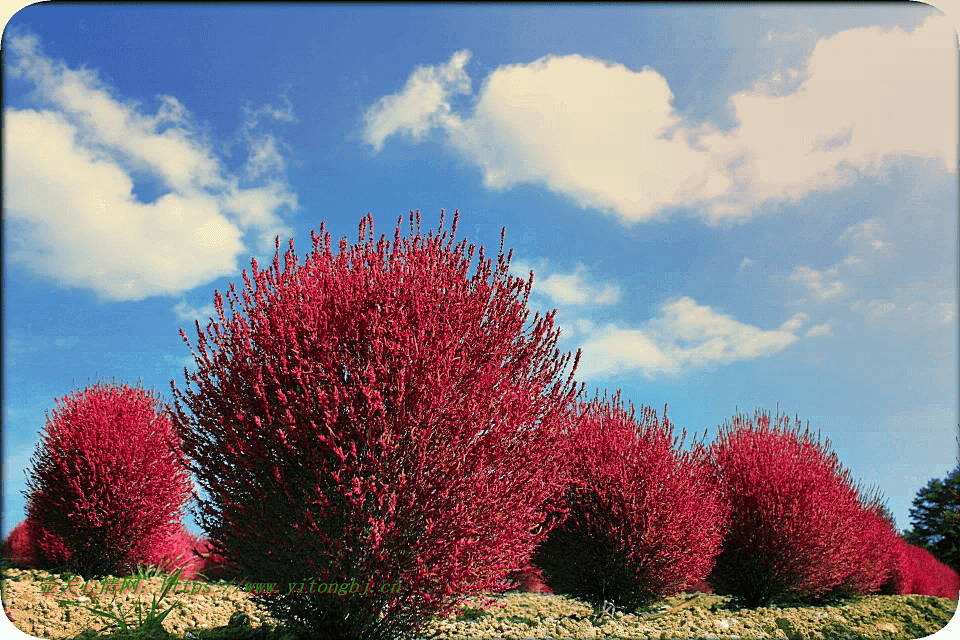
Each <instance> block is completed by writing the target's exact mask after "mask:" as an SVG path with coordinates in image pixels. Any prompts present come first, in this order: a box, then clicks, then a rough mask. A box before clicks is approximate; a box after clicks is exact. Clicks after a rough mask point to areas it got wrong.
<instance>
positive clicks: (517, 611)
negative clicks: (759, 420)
mask: <svg viewBox="0 0 960 640" xmlns="http://www.w3.org/2000/svg"><path fill="white" fill-rule="evenodd" d="M6 577H7V579H6V580H4V594H3V604H4V609H5V610H6V612H7V614H8V617H12V619H13V624H14V625H15V626H16V627H18V628H19V629H21V630H22V631H24V632H26V633H28V634H30V635H34V636H37V637H42V638H73V637H74V636H76V634H78V633H79V632H80V631H82V630H84V629H87V628H93V629H102V628H104V627H105V626H107V624H108V623H107V621H106V619H105V618H101V617H99V616H95V615H94V614H92V613H90V612H88V611H86V610H85V609H81V608H79V607H76V606H70V607H67V608H64V607H62V606H61V605H60V604H58V603H57V600H58V599H62V598H64V596H66V595H67V594H61V593H59V589H58V588H54V592H53V593H49V594H44V593H43V591H42V589H41V583H42V581H43V580H45V579H49V578H54V576H52V575H51V574H49V573H47V572H45V571H25V570H18V569H10V570H8V571H7V574H6ZM60 584H61V586H62V585H63V584H64V582H63V581H61V582H60ZM92 584H93V583H91V585H92ZM88 589H90V588H89V587H88ZM162 589H163V579H162V578H152V579H150V580H146V581H142V582H141V588H140V594H141V595H140V596H139V599H140V601H141V602H145V603H146V605H147V607H148V608H149V605H150V602H151V600H152V596H154V595H157V596H159V594H160V592H161V591H162ZM211 589H212V591H211V593H210V594H202V593H199V594H196V595H189V594H179V595H177V596H176V597H175V598H174V600H173V601H179V602H180V603H181V605H182V606H181V607H178V608H176V609H174V610H173V612H171V613H170V615H169V616H168V617H167V618H166V620H165V621H164V627H165V628H166V629H167V630H168V631H170V632H173V633H178V634H182V633H184V632H185V631H187V630H189V629H196V628H214V627H221V626H226V625H227V623H228V621H229V620H230V618H231V616H232V615H233V614H235V613H237V612H243V613H245V614H247V616H249V620H250V621H251V623H252V624H253V626H255V627H256V626H260V625H262V624H268V625H271V626H272V625H273V624H276V621H275V620H272V619H271V618H270V617H269V615H267V614H266V613H265V612H263V611H262V610H259V609H258V608H257V607H256V606H255V605H254V604H253V603H252V602H251V601H250V600H249V596H248V594H246V593H244V592H242V591H236V590H233V589H231V590H230V591H229V592H228V593H227V594H226V595H224V593H223V590H222V588H221V589H220V592H219V593H215V590H216V585H215V584H214V585H211ZM82 597H84V596H71V597H70V600H71V601H77V600H78V599H80V598H82ZM168 598H169V596H168ZM173 601H170V602H168V599H164V601H163V602H167V604H166V605H165V606H164V607H163V608H164V609H166V608H167V607H169V606H170V604H172V602H173ZM136 602H137V596H134V595H132V594H130V593H124V594H122V595H118V596H116V598H115V599H114V597H113V596H111V595H102V594H99V593H95V594H91V595H90V596H89V600H87V601H83V602H82V604H85V605H93V606H95V607H96V608H98V609H107V610H109V609H110V608H111V606H113V607H114V610H115V607H116V606H117V605H119V608H120V610H121V611H123V612H127V611H130V610H131V609H132V608H133V606H134V605H135V604H136ZM111 603H113V604H111ZM478 603H479V600H477V599H470V600H467V601H465V602H464V603H463V604H462V605H460V608H459V611H458V613H457V614H456V615H453V616H451V617H449V618H446V619H441V620H437V619H435V620H432V621H430V623H429V624H428V625H427V627H426V628H425V629H424V634H423V636H424V638H431V639H432V638H436V639H441V640H454V639H455V638H470V639H474V638H475V639H478V640H479V639H494V638H503V639H505V640H525V639H527V638H544V639H546V638H553V639H555V640H560V639H567V638H571V639H572V638H577V639H581V638H583V639H600V638H604V639H614V638H619V639H621V640H627V639H630V640H633V639H638V640H639V639H644V640H651V639H658V640H659V639H663V640H674V639H683V640H686V639H689V638H715V639H725V640H741V639H742V640H748V639H753V638H758V639H759V638H785V639H789V640H794V639H803V640H808V639H810V638H850V639H854V638H857V639H859V638H863V639H864V640H873V639H877V640H881V639H882V640H889V639H894V638H896V639H900V638H903V639H914V638H923V637H926V636H928V635H932V634H933V633H935V632H937V631H939V630H940V629H942V628H943V627H944V626H946V625H947V623H948V622H949V621H950V619H951V618H952V617H953V616H954V614H955V612H956V608H957V602H956V601H955V600H947V599H944V598H934V597H929V596H914V595H911V596H869V597H865V598H859V599H856V600H854V601H851V602H847V603H844V604H840V605H837V606H823V607H799V606H798V607H789V606H782V607H766V608H758V609H740V610H737V609H735V608H732V607H731V605H730V600H729V598H726V597H722V596H715V595H707V594H680V595H678V596H675V597H673V598H668V599H666V600H664V601H663V602H661V603H658V604H657V605H656V606H654V607H651V608H650V609H649V610H646V611H642V612H636V613H632V614H626V613H623V612H617V611H607V612H606V613H603V614H602V615H601V616H600V617H599V618H593V617H592V609H591V608H590V607H589V606H588V605H586V604H584V603H582V602H578V601H576V600H573V599H568V598H564V597H562V596H558V595H544V594H532V593H507V594H505V595H504V596H502V597H499V598H497V603H496V604H493V605H491V606H490V607H487V608H480V607H478V606H477V604H478ZM128 619H129V618H128ZM134 620H135V616H134Z"/></svg>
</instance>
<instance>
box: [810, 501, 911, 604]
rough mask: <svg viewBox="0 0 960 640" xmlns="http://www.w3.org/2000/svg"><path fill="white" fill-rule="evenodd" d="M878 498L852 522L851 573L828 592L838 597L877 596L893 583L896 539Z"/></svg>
mask: <svg viewBox="0 0 960 640" xmlns="http://www.w3.org/2000/svg"><path fill="white" fill-rule="evenodd" d="M884 516H885V512H884V509H883V506H882V504H881V503H880V501H879V498H874V499H873V500H872V501H870V502H868V503H867V504H865V505H864V508H863V509H862V513H861V515H860V517H859V518H858V519H857V520H855V522H854V525H855V527H854V533H853V535H854V540H855V544H856V547H857V549H858V552H857V553H856V554H855V555H854V559H855V560H856V562H855V563H854V569H853V571H852V572H851V573H850V574H848V575H847V576H846V577H845V578H844V579H843V581H842V582H840V583H839V584H838V585H835V586H834V587H832V588H831V590H830V591H829V592H828V593H830V594H831V595H836V596H840V597H850V596H862V595H870V594H875V593H880V592H881V591H882V590H883V586H884V585H885V584H886V583H888V582H889V581H891V580H896V577H895V576H894V574H893V568H894V566H895V564H896V562H897V561H898V559H899V557H900V555H899V553H898V550H897V546H898V544H899V543H900V540H901V538H900V536H899V534H898V533H897V530H896V528H895V527H894V525H893V523H892V522H891V521H890V520H889V519H887V518H886V517H884Z"/></svg>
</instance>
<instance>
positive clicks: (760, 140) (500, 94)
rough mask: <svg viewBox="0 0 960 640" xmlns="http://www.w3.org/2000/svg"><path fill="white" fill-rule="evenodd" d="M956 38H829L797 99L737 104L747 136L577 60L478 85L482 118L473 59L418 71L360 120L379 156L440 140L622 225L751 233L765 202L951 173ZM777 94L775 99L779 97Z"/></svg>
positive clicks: (502, 181) (550, 60) (488, 178)
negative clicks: (722, 226)
mask: <svg viewBox="0 0 960 640" xmlns="http://www.w3.org/2000/svg"><path fill="white" fill-rule="evenodd" d="M956 47H957V41H956V32H955V31H954V30H953V28H952V26H951V25H950V22H949V20H948V19H947V18H946V17H944V16H932V17H930V18H928V19H927V20H926V21H925V22H924V23H923V24H921V25H920V26H918V27H917V28H916V29H914V30H913V31H912V32H910V33H907V32H905V31H903V30H901V29H899V28H895V29H893V30H883V29H880V28H877V27H871V28H864V29H851V30H848V31H843V32H840V33H838V34H836V35H834V36H831V37H829V38H823V39H821V40H820V41H819V42H818V43H817V45H816V47H815V49H814V51H813V53H812V54H811V56H810V58H809V60H808V62H807V65H806V68H805V69H803V70H795V69H790V70H785V71H786V75H788V76H790V77H791V78H793V79H795V80H796V82H795V83H791V84H790V86H789V89H788V91H789V92H788V93H785V94H784V93H779V92H778V91H776V90H773V89H771V87H770V85H769V84H767V83H765V82H758V83H757V84H756V85H755V86H754V87H753V88H752V89H751V90H748V91H743V92H740V93H737V94H735V95H733V96H731V98H730V102H731V106H732V107H733V110H734V112H735V115H736V119H737V121H738V122H739V125H738V126H737V127H735V128H734V129H733V130H731V131H719V130H716V129H713V128H711V127H709V126H706V125H698V124H697V123H693V122H686V121H684V120H683V118H682V117H681V116H680V114H679V113H678V112H676V110H674V108H673V106H672V104H671V102H672V100H673V93H672V91H671V89H670V87H669V85H668V83H667V81H666V79H665V78H664V77H663V76H661V75H660V74H659V73H657V72H656V71H655V70H653V69H649V68H645V69H643V70H641V71H634V70H631V69H628V68H627V67H625V66H624V65H622V64H616V63H611V62H607V61H602V60H594V59H590V58H585V57H583V56H580V55H569V56H560V57H558V56H548V57H546V58H543V59H540V60H537V61H534V62H532V63H530V64H517V65H506V66H501V67H500V68H498V69H496V70H495V71H493V72H492V73H491V74H490V76H489V77H487V78H486V80H485V81H484V83H483V87H482V88H481V90H480V92H479V94H478V96H477V99H476V103H475V105H474V108H473V113H472V114H470V115H461V114H458V113H455V112H453V110H452V108H451V106H450V101H449V99H450V96H452V95H455V94H467V93H469V92H470V79H469V77H468V76H467V75H466V72H465V71H464V65H465V64H466V62H467V60H468V59H469V57H470V54H469V52H467V51H460V52H457V53H456V54H454V56H453V57H452V58H451V60H450V61H449V62H448V63H447V64H446V65H440V66H436V67H430V66H428V67H420V68H418V69H417V70H416V71H415V72H414V73H413V75H411V76H410V78H409V80H408V82H407V85H406V87H405V88H404V90H403V91H401V92H400V93H397V94H393V95H389V96H385V97H383V98H381V100H380V101H379V102H378V103H377V104H376V105H374V106H373V107H371V109H370V110H369V111H368V113H367V118H366V129H365V138H366V140H367V142H368V143H370V144H371V145H372V146H373V147H374V148H375V149H376V150H380V149H381V148H382V147H383V144H384V141H385V140H386V139H387V138H388V137H390V136H391V135H394V134H397V133H408V134H410V135H411V136H413V138H414V140H419V139H421V138H422V137H423V136H424V135H425V134H426V133H427V132H428V131H429V130H431V129H433V128H437V129H440V130H442V131H443V132H444V133H445V134H446V136H447V139H448V141H449V144H450V145H451V147H452V148H454V149H455V150H457V151H458V152H459V153H460V154H461V155H463V156H464V157H465V158H467V159H468V160H470V161H471V162H473V163H474V164H475V165H476V166H477V167H478V168H479V169H480V170H481V172H482V174H483V180H484V184H485V185H486V186H487V187H489V188H491V189H497V190H503V189H509V188H511V187H513V186H516V185H518V184H539V185H544V186H545V187H546V188H548V189H550V190H552V191H554V192H557V193H562V194H565V195H567V196H569V197H571V198H573V199H574V200H575V201H576V202H577V203H579V204H580V205H581V206H583V207H591V208H595V209H598V210H602V211H608V212H610V213H612V214H614V215H616V216H618V217H619V218H620V219H621V220H623V221H624V222H625V223H627V224H632V223H636V222H643V221H648V220H651V219H657V218H661V217H662V216H663V215H665V213H664V212H665V211H666V210H668V209H670V208H674V207H692V208H694V210H696V211H699V212H700V213H701V215H703V216H704V218H705V219H706V220H707V221H708V222H709V223H710V224H716V223H719V222H722V221H729V220H743V219H745V218H748V217H749V216H750V215H752V212H753V211H754V210H756V208H757V207H758V206H759V205H760V204H761V203H763V202H765V201H768V200H773V201H783V200H795V199H797V198H800V197H802V196H804V195H806V194H809V193H810V192H811V191H814V190H823V189H835V188H840V187H842V186H845V185H847V184H849V183H850V182H851V181H852V180H854V179H855V178H856V177H857V176H858V175H860V174H878V173H881V172H882V171H883V170H884V168H885V164H886V162H888V161H890V160H893V159H895V158H896V157H898V156H902V155H908V156H915V157H922V158H934V159H939V160H942V162H943V165H944V166H945V168H946V170H948V171H951V172H956V170H957V159H956V147H955V143H956V139H957V122H956V111H957V72H956ZM782 88H783V87H781V89H782Z"/></svg>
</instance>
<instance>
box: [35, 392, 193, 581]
mask: <svg viewBox="0 0 960 640" xmlns="http://www.w3.org/2000/svg"><path fill="white" fill-rule="evenodd" d="M156 404H157V403H156V400H155V399H154V398H153V396H152V393H151V394H147V393H145V392H144V391H143V390H142V389H140V388H139V386H138V387H137V388H136V389H132V388H130V387H127V386H125V385H124V386H121V387H114V386H111V385H100V384H98V385H97V386H95V387H93V388H88V389H86V390H84V391H83V392H82V393H80V394H78V395H77V396H76V397H65V398H63V405H62V406H61V403H60V401H59V400H58V401H57V406H58V408H59V409H60V411H56V410H54V411H53V417H52V418H50V417H48V419H47V425H46V427H45V434H44V439H43V441H42V442H41V444H40V445H39V446H38V452H37V454H36V455H35V458H34V466H33V469H32V470H31V472H30V479H29V480H28V482H27V484H28V487H29V489H30V492H29V494H28V499H27V519H28V520H30V521H32V522H33V523H35V524H36V525H37V526H38V529H37V538H36V545H37V549H38V555H39V557H38V558H37V560H38V562H39V563H40V564H41V565H45V566H58V567H61V566H62V568H64V569H66V570H68V571H71V572H73V573H76V574H79V575H81V576H83V577H85V578H88V579H90V578H95V577H100V576H104V575H107V574H114V575H121V574H125V573H128V572H129V571H131V570H132V569H133V568H135V567H136V565H137V564H147V563H149V561H150V560H151V559H153V558H154V557H155V556H156V550H157V549H158V546H160V545H163V544H164V540H166V539H168V538H169V537H170V536H171V535H173V533H174V532H175V531H176V529H178V528H179V527H180V516H181V511H182V508H183V505H184V502H185V500H186V499H187V497H188V496H189V494H190V479H189V475H188V474H187V471H186V469H185V467H184V460H183V458H182V454H181V453H180V451H179V449H178V448H177V445H176V441H175V435H174V433H173V431H172V428H171V425H170V421H169V417H168V416H167V414H166V413H165V412H160V413H159V414H158V413H157V412H156Z"/></svg>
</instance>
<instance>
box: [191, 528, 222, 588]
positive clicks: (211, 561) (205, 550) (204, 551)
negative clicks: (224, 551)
mask: <svg viewBox="0 0 960 640" xmlns="http://www.w3.org/2000/svg"><path fill="white" fill-rule="evenodd" d="M195 555H196V556H197V557H198V558H200V560H201V562H202V564H201V565H200V567H199V569H198V572H199V573H200V574H201V575H202V576H203V577H204V578H205V579H207V580H209V581H211V582H213V581H216V580H221V579H227V580H229V577H228V576H227V572H226V571H225V569H224V565H225V562H224V559H223V556H220V555H218V554H217V553H216V551H215V550H214V545H213V544H212V543H211V541H210V539H209V538H208V537H207V536H203V537H201V538H200V539H199V540H198V541H197V545H196V548H195Z"/></svg>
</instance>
